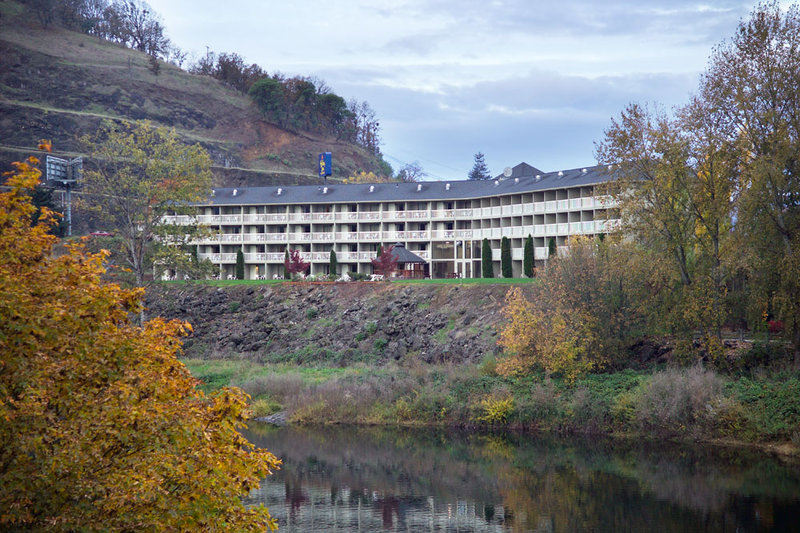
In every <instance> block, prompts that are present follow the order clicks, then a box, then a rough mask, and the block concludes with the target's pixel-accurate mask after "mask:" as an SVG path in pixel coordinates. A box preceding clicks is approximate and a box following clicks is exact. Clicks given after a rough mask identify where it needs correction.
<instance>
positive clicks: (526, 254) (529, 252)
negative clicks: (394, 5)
mask: <svg viewBox="0 0 800 533" xmlns="http://www.w3.org/2000/svg"><path fill="white" fill-rule="evenodd" d="M534 268H535V267H534V255H533V237H532V236H531V235H528V237H527V238H526V239H525V248H524V249H523V251H522V274H523V275H525V276H528V277H529V278H532V277H534Z"/></svg>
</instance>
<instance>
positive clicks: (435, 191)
mask: <svg viewBox="0 0 800 533" xmlns="http://www.w3.org/2000/svg"><path fill="white" fill-rule="evenodd" d="M611 170H612V169H611V167H588V168H579V169H573V170H565V171H559V172H548V173H545V172H541V171H539V170H537V169H536V168H534V167H532V166H530V165H528V164H526V163H520V164H519V165H517V166H516V167H514V168H513V169H511V172H508V171H507V172H506V173H505V174H506V175H503V176H499V177H498V178H496V179H493V180H486V181H427V182H420V183H375V184H370V183H364V184H348V185H342V184H339V183H330V184H325V185H322V184H321V185H305V186H285V187H279V186H271V187H241V188H216V189H214V190H213V192H212V195H211V197H210V198H209V199H208V201H206V202H201V203H200V204H198V215H197V217H196V218H197V221H198V222H199V223H201V224H205V225H207V226H209V227H210V228H211V229H212V232H213V234H212V235H211V236H209V237H206V238H204V239H203V240H201V241H198V242H197V243H196V244H197V251H198V257H199V258H201V259H202V258H208V259H210V260H211V262H212V263H214V264H215V265H218V266H219V268H220V276H221V277H223V278H225V277H228V276H231V275H232V274H233V273H234V269H235V263H236V253H237V251H239V250H241V251H242V252H243V254H244V261H245V277H246V278H247V279H255V278H257V277H267V278H273V277H276V276H282V274H283V260H284V254H285V251H286V249H287V248H289V249H297V250H300V252H301V255H302V257H303V258H304V260H306V261H308V262H310V263H311V272H310V273H311V274H312V275H320V274H327V273H328V265H329V259H330V252H331V250H335V251H336V256H337V260H338V262H339V268H340V274H341V273H343V272H360V273H363V274H371V273H372V263H371V260H372V259H374V258H375V256H376V253H377V250H378V247H379V246H380V245H382V246H384V247H386V246H389V245H393V244H396V243H402V244H404V245H405V247H406V249H408V250H409V251H411V252H413V253H414V254H417V255H418V256H420V257H421V258H423V259H425V260H426V261H427V265H425V272H426V274H427V275H429V276H430V277H434V278H444V277H480V276H481V243H482V241H483V239H488V240H489V243H490V246H491V248H492V261H493V264H494V272H495V275H496V276H499V275H500V241H501V239H502V237H508V239H509V240H510V243H511V258H512V265H513V271H514V276H515V277H519V276H521V274H522V261H523V247H524V245H525V239H526V237H527V236H528V235H531V236H532V237H533V241H534V256H535V260H536V264H537V266H539V265H542V264H543V263H544V262H545V261H546V260H547V257H548V251H549V245H550V241H551V240H552V241H553V242H554V243H555V245H556V248H557V249H559V250H563V249H564V247H565V246H567V245H568V242H569V238H570V237H571V236H574V235H589V236H593V235H600V234H605V233H607V232H608V231H609V230H610V229H612V226H613V224H614V222H615V220H614V215H613V210H612V209H611V208H612V207H613V206H612V205H611V204H610V200H609V198H608V197H606V196H602V195H600V194H599V193H598V191H597V186H598V185H601V184H602V183H604V182H606V181H608V180H609V179H611V177H612V173H611V172H610V171H611ZM168 218H169V217H168ZM173 218H174V219H175V221H176V222H177V221H178V220H177V217H173Z"/></svg>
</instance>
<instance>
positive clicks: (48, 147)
mask: <svg viewBox="0 0 800 533" xmlns="http://www.w3.org/2000/svg"><path fill="white" fill-rule="evenodd" d="M38 148H39V150H42V151H44V152H52V151H53V143H52V142H51V141H50V140H49V139H40V140H39V146H38Z"/></svg>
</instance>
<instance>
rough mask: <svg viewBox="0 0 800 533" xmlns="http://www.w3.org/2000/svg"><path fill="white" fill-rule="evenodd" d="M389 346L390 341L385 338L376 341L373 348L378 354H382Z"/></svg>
mask: <svg viewBox="0 0 800 533" xmlns="http://www.w3.org/2000/svg"><path fill="white" fill-rule="evenodd" d="M387 344H389V341H387V340H386V339H384V338H380V339H375V343H374V345H373V346H374V348H375V351H376V352H378V353H381V352H383V349H384V348H386V345H387Z"/></svg>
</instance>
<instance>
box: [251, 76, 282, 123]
mask: <svg viewBox="0 0 800 533" xmlns="http://www.w3.org/2000/svg"><path fill="white" fill-rule="evenodd" d="M247 94H248V95H249V96H250V98H251V99H252V100H253V102H255V104H256V106H257V107H258V109H259V110H260V111H261V112H262V113H263V114H264V116H265V117H266V118H268V119H270V120H272V121H274V122H277V123H278V124H283V121H284V119H285V116H286V94H285V91H284V89H283V84H282V83H281V82H280V81H279V80H276V79H274V78H261V79H260V80H258V81H257V82H255V83H253V85H252V86H251V87H250V90H249V91H248V93H247Z"/></svg>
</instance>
